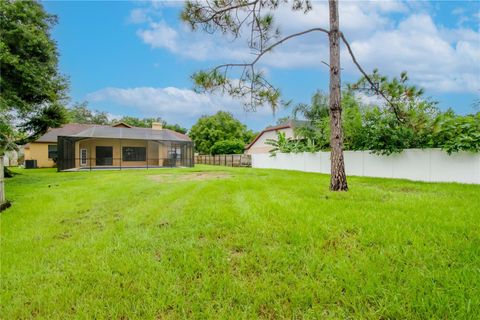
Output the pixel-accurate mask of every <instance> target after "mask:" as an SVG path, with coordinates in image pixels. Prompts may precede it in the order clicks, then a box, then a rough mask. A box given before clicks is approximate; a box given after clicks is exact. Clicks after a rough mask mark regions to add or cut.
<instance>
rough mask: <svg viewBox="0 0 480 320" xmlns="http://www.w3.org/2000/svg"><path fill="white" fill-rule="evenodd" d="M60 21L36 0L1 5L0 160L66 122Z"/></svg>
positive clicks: (65, 85) (10, 0)
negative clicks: (54, 34)
mask: <svg viewBox="0 0 480 320" xmlns="http://www.w3.org/2000/svg"><path fill="white" fill-rule="evenodd" d="M56 21H57V19H56V17H55V16H54V15H50V14H48V13H47V12H45V10H44V9H43V7H42V5H41V4H40V3H39V2H37V1H14V0H2V1H0V146H1V147H0V156H3V154H4V152H5V151H7V150H14V149H15V148H16V147H17V145H18V144H23V143H26V142H28V141H31V140H34V139H36V138H37V137H38V136H39V135H41V134H43V133H44V132H45V131H46V130H47V129H48V127H47V126H49V125H51V126H60V125H61V124H62V122H63V121H64V120H65V117H64V108H63V107H62V104H63V102H64V101H65V99H66V98H67V97H66V90H67V87H68V86H67V81H66V79H65V78H64V77H63V76H62V75H61V74H60V72H59V71H58V52H57V48H56V44H55V41H53V39H51V37H50V30H51V28H52V26H53V25H54V24H55V23H56ZM50 117H51V118H50ZM15 139H18V140H15ZM2 194H3V193H2ZM3 202H4V199H0V203H3Z"/></svg>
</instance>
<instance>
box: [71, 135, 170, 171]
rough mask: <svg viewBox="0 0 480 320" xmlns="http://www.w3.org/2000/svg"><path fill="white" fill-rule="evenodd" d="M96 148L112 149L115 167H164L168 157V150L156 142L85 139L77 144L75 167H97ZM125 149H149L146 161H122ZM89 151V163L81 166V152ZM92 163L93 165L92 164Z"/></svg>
mask: <svg viewBox="0 0 480 320" xmlns="http://www.w3.org/2000/svg"><path fill="white" fill-rule="evenodd" d="M96 147H112V155H113V161H112V166H114V167H120V166H121V167H142V166H147V161H148V165H149V166H162V165H163V164H164V160H165V158H166V157H167V148H166V147H165V146H164V145H163V144H161V143H158V142H155V141H146V140H130V139H125V140H120V139H85V140H80V141H78V142H76V143H75V166H76V167H77V168H79V167H81V166H85V167H89V166H90V165H91V166H92V167H93V166H97V165H96V161H95V159H96V157H97V155H96ZM123 147H144V148H146V149H147V160H146V161H124V160H123V161H122V148H123ZM81 149H86V150H87V163H86V164H85V165H80V150H81ZM90 162H91V163H90Z"/></svg>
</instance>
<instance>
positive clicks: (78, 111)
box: [68, 101, 110, 125]
mask: <svg viewBox="0 0 480 320" xmlns="http://www.w3.org/2000/svg"><path fill="white" fill-rule="evenodd" d="M68 117H69V122H73V123H86V124H104V125H108V124H110V120H109V119H108V114H107V113H106V112H104V111H99V110H90V109H89V108H88V102H86V101H84V102H81V103H76V104H74V105H73V106H72V107H71V108H69V109H68Z"/></svg>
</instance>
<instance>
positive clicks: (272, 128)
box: [245, 120, 309, 150]
mask: <svg viewBox="0 0 480 320" xmlns="http://www.w3.org/2000/svg"><path fill="white" fill-rule="evenodd" d="M308 123H309V122H308V121H304V120H288V121H287V122H284V123H281V124H277V125H274V126H269V127H266V128H265V129H263V130H262V131H261V132H260V133H259V134H258V135H257V136H256V137H255V139H253V141H252V142H250V143H249V144H247V145H246V146H245V150H248V149H250V147H251V146H253V144H254V143H255V142H257V140H258V139H259V138H260V137H261V136H262V135H263V134H264V133H265V132H268V131H277V130H281V129H288V128H292V129H293V128H295V127H300V126H303V125H305V124H308Z"/></svg>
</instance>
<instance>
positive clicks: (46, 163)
mask: <svg viewBox="0 0 480 320" xmlns="http://www.w3.org/2000/svg"><path fill="white" fill-rule="evenodd" d="M48 145H57V144H56V143H52V142H32V143H30V145H29V147H28V148H25V160H37V166H38V167H39V168H53V167H55V165H56V164H55V162H54V161H53V160H52V159H49V158H48Z"/></svg>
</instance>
